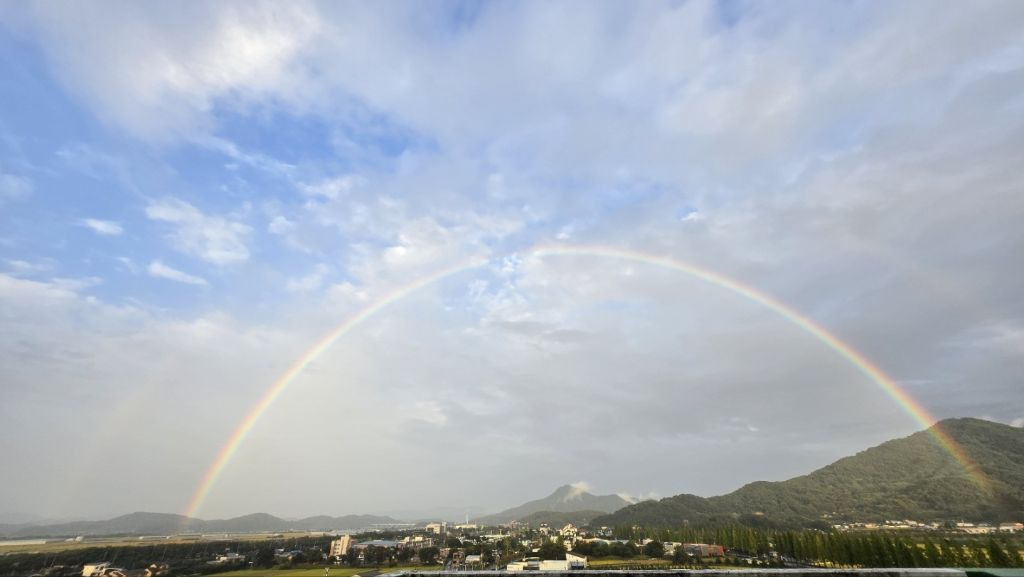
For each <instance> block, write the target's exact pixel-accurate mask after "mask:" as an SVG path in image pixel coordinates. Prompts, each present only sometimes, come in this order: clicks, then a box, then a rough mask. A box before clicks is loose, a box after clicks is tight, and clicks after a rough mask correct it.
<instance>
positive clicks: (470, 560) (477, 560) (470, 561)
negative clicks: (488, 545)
mask: <svg viewBox="0 0 1024 577" xmlns="http://www.w3.org/2000/svg"><path fill="white" fill-rule="evenodd" d="M483 563H484V556H483V555H466V565H483Z"/></svg>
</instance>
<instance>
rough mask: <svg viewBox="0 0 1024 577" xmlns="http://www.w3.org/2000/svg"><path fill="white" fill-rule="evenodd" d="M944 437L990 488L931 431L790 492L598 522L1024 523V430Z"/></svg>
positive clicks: (990, 426) (820, 473)
mask: <svg viewBox="0 0 1024 577" xmlns="http://www.w3.org/2000/svg"><path fill="white" fill-rule="evenodd" d="M932 429H941V430H942V431H944V432H945V433H946V434H948V435H949V436H950V437H952V438H953V439H954V440H955V442H956V443H957V444H959V445H960V447H961V448H963V450H964V452H965V453H966V454H967V455H968V456H969V458H970V460H971V461H972V462H973V463H974V464H975V465H977V467H978V470H979V471H980V472H981V474H982V476H983V477H984V478H985V479H986V484H985V485H979V484H978V483H977V482H976V481H975V480H974V479H973V478H972V477H973V475H972V474H969V473H968V472H967V471H966V470H965V468H964V467H963V466H962V464H961V463H959V462H958V461H957V460H955V459H954V458H953V457H952V456H951V455H950V453H949V452H948V451H946V450H945V449H944V448H942V447H941V446H940V445H939V444H938V443H937V442H936V440H935V438H934V436H933V435H932V434H931V432H930V430H929V431H920V432H917V433H914V434H912V435H910V436H908V437H904V438H901V439H895V440H892V441H888V442H886V443H883V444H881V445H879V446H877V447H873V448H871V449H868V450H866V451H862V452H860V453H858V454H856V455H854V456H851V457H846V458H844V459H840V460H838V461H836V462H835V463H832V464H831V465H828V466H826V467H823V468H821V469H818V470H817V471H814V472H813V473H810V474H808V475H804V476H801V477H796V478H794V479H790V480H788V481H782V482H766V481H759V482H754V483H750V484H748V485H745V486H743V487H742V488H740V489H738V490H736V491H734V492H732V493H729V494H727V495H722V496H718V497H711V498H703V497H698V496H696V495H687V494H683V495H676V496H674V497H668V498H665V499H661V500H660V501H646V502H643V503H637V504H635V505H631V506H629V507H626V508H624V509H621V510H619V511H617V512H615V513H613V514H611V515H606V516H602V517H599V518H597V519H594V520H593V523H594V524H596V525H632V524H640V525H648V526H678V525H681V524H684V523H690V524H698V525H699V524H724V523H733V522H737V521H739V522H744V523H750V524H783V525H805V526H806V525H820V524H831V523H834V522H838V521H842V520H847V521H878V520H884V519H914V520H918V521H932V520H937V519H946V520H956V519H964V520H968V521H993V522H999V521H1009V520H1019V519H1022V518H1024V482H1022V480H1024V429H1021V428H1018V427H1010V426H1007V425H1003V424H999V423H993V422H990V421H984V420H980V419H947V420H944V421H941V422H939V423H936V424H935V425H934V426H933V427H932Z"/></svg>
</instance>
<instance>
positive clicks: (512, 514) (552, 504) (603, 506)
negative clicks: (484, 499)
mask: <svg viewBox="0 0 1024 577" xmlns="http://www.w3.org/2000/svg"><path fill="white" fill-rule="evenodd" d="M629 504H630V502H629V501H627V500H626V499H623V498H622V497H620V496H618V495H592V494H590V493H588V492H586V491H584V490H583V489H581V488H579V487H574V486H573V485H562V486H561V487H559V488H557V489H555V492H554V493H551V494H550V495H548V496H547V497H544V498H543V499H537V500H535V501H530V502H528V503H523V504H522V505H519V506H518V507H512V508H511V509H506V510H504V511H502V512H500V513H495V514H493V515H487V516H485V517H480V518H478V519H476V522H477V523H480V524H484V525H497V524H500V523H508V522H510V521H519V520H522V519H524V518H526V517H527V516H529V515H532V514H535V513H540V512H550V513H576V512H581V511H599V512H602V513H611V512H613V511H616V510H618V509H621V508H622V507H625V506H626V505H629Z"/></svg>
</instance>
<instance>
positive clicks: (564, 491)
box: [548, 483, 593, 503]
mask: <svg viewBox="0 0 1024 577" xmlns="http://www.w3.org/2000/svg"><path fill="white" fill-rule="evenodd" d="M587 489H589V487H588V486H587V485H586V484H585V483H572V484H569V485H562V486H561V487H559V488H557V489H555V492H554V493H551V495H549V496H548V499H556V500H558V501H561V502H563V503H564V502H566V501H574V500H577V499H582V498H583V497H593V495H591V494H590V492H589V491H587Z"/></svg>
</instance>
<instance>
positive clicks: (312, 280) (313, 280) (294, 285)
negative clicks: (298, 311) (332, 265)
mask: <svg viewBox="0 0 1024 577" xmlns="http://www.w3.org/2000/svg"><path fill="white" fill-rule="evenodd" d="M329 270H330V269H329V268H328V267H327V265H325V264H318V265H316V267H315V268H314V269H313V271H312V272H310V273H309V274H307V275H306V276H304V277H301V278H295V279H289V280H288V283H287V285H285V288H287V289H288V291H289V292H297V293H308V292H312V291H315V290H317V289H319V288H320V287H321V286H323V284H324V276H325V275H326V274H327V273H328V271H329Z"/></svg>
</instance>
